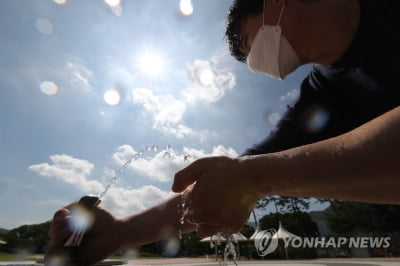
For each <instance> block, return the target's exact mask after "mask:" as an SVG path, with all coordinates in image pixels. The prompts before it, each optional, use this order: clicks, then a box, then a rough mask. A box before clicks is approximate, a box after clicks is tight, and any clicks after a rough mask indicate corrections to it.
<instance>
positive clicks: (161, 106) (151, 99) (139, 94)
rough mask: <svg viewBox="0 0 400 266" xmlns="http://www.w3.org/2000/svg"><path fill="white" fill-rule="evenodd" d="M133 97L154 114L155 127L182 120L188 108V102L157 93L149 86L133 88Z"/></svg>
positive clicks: (135, 101) (134, 100)
mask: <svg viewBox="0 0 400 266" xmlns="http://www.w3.org/2000/svg"><path fill="white" fill-rule="evenodd" d="M132 99H133V102H134V103H138V104H141V105H143V107H144V109H145V110H146V111H148V112H149V113H150V114H151V115H152V118H153V121H154V127H155V128H159V126H165V125H171V124H177V123H179V122H181V121H182V117H183V114H184V113H185V110H186V104H185V103H184V102H183V101H180V100H178V99H176V98H175V97H174V96H173V95H170V94H164V95H155V94H154V93H153V92H152V91H151V90H150V89H147V88H135V89H133V90H132Z"/></svg>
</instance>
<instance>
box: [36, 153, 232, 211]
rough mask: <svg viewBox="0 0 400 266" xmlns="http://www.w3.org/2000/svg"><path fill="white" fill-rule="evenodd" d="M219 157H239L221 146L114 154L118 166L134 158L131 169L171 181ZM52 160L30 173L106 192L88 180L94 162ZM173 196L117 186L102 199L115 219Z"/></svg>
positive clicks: (93, 191)
mask: <svg viewBox="0 0 400 266" xmlns="http://www.w3.org/2000/svg"><path fill="white" fill-rule="evenodd" d="M135 155H136V157H135ZM166 155H168V156H166ZM217 155H226V156H231V157H236V156H237V155H238V154H237V152H236V151H235V150H234V149H232V148H225V147H224V146H221V145H218V146H215V147H214V148H213V149H212V151H211V152H206V151H204V150H197V149H193V148H187V147H184V148H183V149H182V151H181V152H179V151H176V150H174V149H173V148H171V147H169V146H167V147H165V148H163V149H160V148H159V149H157V150H155V149H149V150H146V149H145V150H138V151H136V150H135V149H134V148H133V147H132V146H130V145H122V146H120V147H118V148H117V150H116V152H115V153H114V154H113V159H114V160H115V161H116V162H117V163H118V164H120V165H124V164H125V163H126V162H127V161H129V160H131V159H133V158H134V160H133V161H132V163H131V164H130V165H129V167H130V169H131V170H133V171H136V172H138V173H140V174H141V175H143V176H145V177H147V178H149V179H151V180H156V181H159V182H171V181H172V179H173V177H174V174H175V173H176V172H177V171H178V170H179V169H181V168H183V167H184V166H185V165H187V164H188V161H191V160H194V159H197V158H201V157H205V156H217ZM189 158H190V159H189ZM50 160H51V162H52V163H51V164H49V163H41V164H36V165H31V166H29V170H31V171H33V172H36V173H38V174H39V175H41V176H44V177H48V178H54V179H57V180H60V181H62V182H65V183H67V184H71V185H73V186H75V187H76V188H77V189H79V190H81V191H82V192H84V193H88V194H95V195H98V194H100V193H101V192H102V191H103V190H104V186H103V185H102V184H101V183H100V182H99V181H96V180H89V179H88V176H89V175H90V174H91V172H92V171H93V169H94V165H93V164H92V163H90V162H88V161H86V160H82V159H77V158H74V157H72V156H69V155H65V154H61V155H52V156H50ZM105 171H106V173H105V174H106V175H107V176H115V172H114V171H110V170H109V169H108V168H107V169H105ZM172 195H174V193H172V192H171V191H164V190H162V189H160V188H158V187H156V186H141V187H137V188H131V187H127V188H125V187H120V186H117V184H114V185H113V186H111V188H110V189H109V190H108V192H107V194H106V195H105V196H104V198H103V199H102V206H103V207H105V208H106V209H108V210H110V211H111V212H112V213H113V214H114V215H116V216H126V215H129V214H132V213H135V212H138V211H141V210H143V209H145V208H148V207H151V206H153V205H155V204H157V203H160V202H161V201H164V200H165V199H167V198H168V197H170V196H172ZM58 205H62V204H58Z"/></svg>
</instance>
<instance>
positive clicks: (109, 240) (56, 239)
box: [45, 203, 123, 265]
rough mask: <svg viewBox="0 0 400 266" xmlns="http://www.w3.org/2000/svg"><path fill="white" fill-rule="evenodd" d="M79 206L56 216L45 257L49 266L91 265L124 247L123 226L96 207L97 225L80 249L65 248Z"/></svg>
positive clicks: (83, 241) (69, 208)
mask: <svg viewBox="0 0 400 266" xmlns="http://www.w3.org/2000/svg"><path fill="white" fill-rule="evenodd" d="M76 206H78V203H73V204H71V205H68V206H66V207H64V208H62V209H60V210H58V211H57V212H56V213H55V214H54V217H53V222H52V224H51V227H50V231H49V238H50V244H49V248H48V250H47V252H46V255H45V264H46V265H54V264H57V265H66V264H69V263H70V262H72V261H73V264H76V265H91V264H94V263H96V262H99V261H102V260H103V259H105V258H107V257H109V256H110V255H113V254H114V253H115V252H117V251H118V250H119V249H120V248H121V246H122V245H123V241H122V237H121V235H120V233H119V230H120V227H121V223H122V222H121V221H119V220H117V219H116V218H114V217H113V216H112V215H111V214H110V213H109V212H107V211H106V210H104V209H102V208H100V207H96V208H93V209H92V210H90V215H91V216H92V218H93V223H92V225H91V227H90V228H89V230H88V231H87V232H86V233H85V235H84V237H83V239H82V242H81V244H80V245H79V247H76V248H75V247H73V248H72V247H65V246H64V243H65V242H66V241H67V239H68V238H69V237H70V235H71V234H72V229H71V210H72V209H73V208H75V207H76Z"/></svg>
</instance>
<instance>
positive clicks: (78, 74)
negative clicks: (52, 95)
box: [67, 62, 92, 91]
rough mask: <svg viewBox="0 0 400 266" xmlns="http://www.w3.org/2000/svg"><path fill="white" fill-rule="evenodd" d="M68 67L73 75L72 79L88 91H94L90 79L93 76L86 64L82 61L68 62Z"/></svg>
mask: <svg viewBox="0 0 400 266" xmlns="http://www.w3.org/2000/svg"><path fill="white" fill-rule="evenodd" d="M67 68H68V71H69V74H70V75H71V81H72V82H73V83H75V84H77V85H78V86H79V87H82V88H84V89H85V90H86V91H92V88H91V85H90V82H89V79H90V78H91V77H92V71H90V70H89V69H88V68H87V67H86V66H85V65H83V64H80V63H73V62H67Z"/></svg>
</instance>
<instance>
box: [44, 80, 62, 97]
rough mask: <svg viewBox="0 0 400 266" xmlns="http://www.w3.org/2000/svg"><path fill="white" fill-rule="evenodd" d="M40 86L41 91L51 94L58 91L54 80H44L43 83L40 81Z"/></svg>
mask: <svg viewBox="0 0 400 266" xmlns="http://www.w3.org/2000/svg"><path fill="white" fill-rule="evenodd" d="M39 87H40V90H41V92H43V93H44V94H46V95H49V96H52V95H56V94H57V92H58V86H57V84H56V83H55V82H53V81H48V80H46V81H43V82H42V83H40V86H39Z"/></svg>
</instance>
